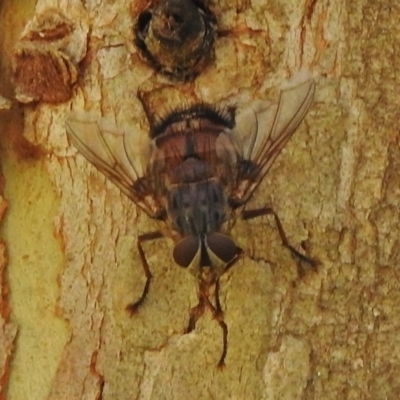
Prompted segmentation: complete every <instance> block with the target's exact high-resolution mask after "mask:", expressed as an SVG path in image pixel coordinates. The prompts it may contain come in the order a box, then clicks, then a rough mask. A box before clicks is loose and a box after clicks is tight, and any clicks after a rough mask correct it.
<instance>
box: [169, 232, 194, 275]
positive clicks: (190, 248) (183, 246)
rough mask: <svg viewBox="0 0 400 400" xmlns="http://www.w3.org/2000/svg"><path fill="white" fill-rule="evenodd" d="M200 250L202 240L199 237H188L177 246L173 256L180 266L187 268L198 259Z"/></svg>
mask: <svg viewBox="0 0 400 400" xmlns="http://www.w3.org/2000/svg"><path fill="white" fill-rule="evenodd" d="M199 249H200V239H199V238H198V237H197V236H187V237H185V238H183V239H182V240H181V241H180V242H179V243H177V244H176V245H175V247H174V251H173V253H172V254H173V257H174V260H175V262H176V263H177V264H178V265H179V266H181V267H183V268H187V267H188V266H189V265H190V264H191V263H192V261H193V259H194V258H195V257H196V254H197V253H198V251H199Z"/></svg>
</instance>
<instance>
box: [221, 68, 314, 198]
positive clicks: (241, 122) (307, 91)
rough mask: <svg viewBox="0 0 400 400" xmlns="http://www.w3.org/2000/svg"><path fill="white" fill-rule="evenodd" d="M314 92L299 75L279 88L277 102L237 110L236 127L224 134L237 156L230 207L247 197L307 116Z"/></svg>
mask: <svg viewBox="0 0 400 400" xmlns="http://www.w3.org/2000/svg"><path fill="white" fill-rule="evenodd" d="M314 92H315V82H314V80H313V79H312V77H311V76H310V75H308V74H304V73H300V74H298V75H296V76H295V77H294V78H292V79H291V80H289V81H288V82H287V83H286V84H285V85H284V86H282V88H281V91H280V94H279V99H278V101H277V102H276V103H268V102H265V101H255V102H253V103H251V104H250V105H249V106H248V107H245V108H243V109H238V113H237V116H236V125H235V127H234V128H233V129H232V130H231V131H228V132H226V133H227V134H228V135H229V137H230V138H231V140H232V141H233V143H235V145H236V147H237V151H238V154H239V155H240V158H239V159H238V161H237V173H236V182H235V183H234V185H233V188H232V191H231V201H232V204H237V205H241V204H244V203H245V202H246V201H247V200H248V199H249V198H250V196H251V195H252V193H253V192H254V190H255V189H256V188H257V186H258V185H259V184H260V182H261V180H262V179H263V177H264V176H265V174H266V173H267V172H268V170H269V169H270V167H271V165H272V164H273V162H274V161H275V158H276V157H277V156H278V154H279V153H280V152H281V150H282V149H283V147H284V146H285V145H286V143H287V142H288V140H289V139H290V138H291V136H292V135H293V133H294V131H295V130H296V129H297V127H298V126H299V125H300V123H301V121H302V120H303V119H304V117H305V116H306V114H307V112H308V110H309V108H310V106H311V104H312V102H313V98H314Z"/></svg>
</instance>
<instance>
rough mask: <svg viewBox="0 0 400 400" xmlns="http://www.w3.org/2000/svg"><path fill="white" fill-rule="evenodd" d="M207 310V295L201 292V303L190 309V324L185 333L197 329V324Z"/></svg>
mask: <svg viewBox="0 0 400 400" xmlns="http://www.w3.org/2000/svg"><path fill="white" fill-rule="evenodd" d="M205 308H206V302H205V294H204V293H202V292H200V291H199V302H198V304H197V306H194V307H193V308H191V309H190V312H189V323H188V326H187V328H186V331H185V333H190V332H192V331H193V330H194V329H195V328H196V322H197V321H198V320H199V318H200V317H201V316H202V315H203V314H204V310H205Z"/></svg>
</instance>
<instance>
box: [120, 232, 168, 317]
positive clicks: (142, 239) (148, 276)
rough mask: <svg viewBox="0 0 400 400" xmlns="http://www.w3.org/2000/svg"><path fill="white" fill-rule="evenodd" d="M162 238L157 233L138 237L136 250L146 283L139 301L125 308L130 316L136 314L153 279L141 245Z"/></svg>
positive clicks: (159, 233) (160, 234)
mask: <svg viewBox="0 0 400 400" xmlns="http://www.w3.org/2000/svg"><path fill="white" fill-rule="evenodd" d="M162 237H163V234H162V233H161V232H159V231H156V232H150V233H145V234H144V235H140V236H139V237H138V241H137V246H138V250H139V256H140V260H141V262H142V267H143V270H144V273H145V275H146V283H145V285H144V288H143V292H142V295H141V296H140V297H139V300H137V301H136V302H134V303H131V304H128V306H127V307H126V310H127V311H129V313H130V314H131V315H132V314H135V313H136V312H137V310H138V309H139V307H140V306H141V305H142V303H143V302H144V300H145V298H146V296H147V293H148V292H149V289H150V282H151V278H152V277H153V275H152V274H151V272H150V267H149V264H148V262H147V259H146V256H145V254H144V251H143V247H142V243H143V242H148V241H150V240H155V239H160V238H162Z"/></svg>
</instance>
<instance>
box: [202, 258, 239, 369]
mask: <svg viewBox="0 0 400 400" xmlns="http://www.w3.org/2000/svg"><path fill="white" fill-rule="evenodd" d="M236 259H237V258H236ZM236 259H235V260H236ZM207 306H208V308H209V309H210V310H211V312H212V313H213V316H214V318H215V320H216V321H217V322H218V324H219V326H220V327H221V329H222V354H221V358H220V359H219V361H218V367H219V368H223V367H224V366H225V357H226V353H227V352H228V326H227V325H226V323H225V321H224V313H223V311H222V308H221V303H220V301H219V279H217V281H216V282H215V307H214V306H213V304H212V303H211V301H210V300H209V299H208V297H207Z"/></svg>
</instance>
